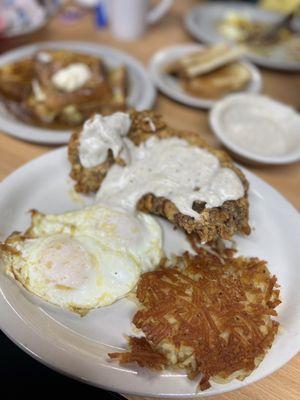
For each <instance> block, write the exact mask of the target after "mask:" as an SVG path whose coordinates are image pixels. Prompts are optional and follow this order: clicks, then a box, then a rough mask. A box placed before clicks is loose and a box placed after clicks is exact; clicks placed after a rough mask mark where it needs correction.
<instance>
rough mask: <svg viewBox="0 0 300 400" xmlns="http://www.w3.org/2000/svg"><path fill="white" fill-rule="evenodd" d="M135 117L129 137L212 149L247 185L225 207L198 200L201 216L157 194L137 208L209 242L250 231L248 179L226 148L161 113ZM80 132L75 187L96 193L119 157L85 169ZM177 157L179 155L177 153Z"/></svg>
mask: <svg viewBox="0 0 300 400" xmlns="http://www.w3.org/2000/svg"><path fill="white" fill-rule="evenodd" d="M130 117H131V120H132V124H131V128H130V130H129V133H128V138H129V139H130V140H132V141H133V142H134V144H135V145H139V144H140V143H141V142H143V141H146V140H147V139H149V138H150V137H151V136H153V135H155V136H156V137H159V138H161V139H163V138H169V137H174V136H176V137H179V138H181V139H183V140H185V141H187V142H188V143H189V144H191V145H193V146H198V147H201V148H204V149H206V150H208V151H209V152H210V153H212V154H213V155H215V156H216V157H217V158H218V160H219V162H220V165H221V166H222V167H226V168H229V169H231V170H233V171H234V172H235V173H236V174H237V176H238V177H239V178H240V180H241V182H242V185H243V187H244V196H243V197H241V198H240V199H238V200H228V201H225V202H224V203H223V204H222V206H220V207H214V208H205V203H204V202H201V201H199V202H198V201H195V202H194V204H193V209H194V210H195V211H197V212H198V213H199V218H197V219H195V218H193V217H191V216H188V215H185V214H182V213H181V212H180V211H179V210H178V208H177V207H176V206H175V204H174V203H173V202H172V201H170V200H169V199H167V198H165V197H157V196H155V195H154V194H153V193H147V194H145V195H144V196H143V197H142V198H141V199H140V200H139V201H138V204H137V209H139V210H140V211H143V212H147V213H152V214H156V215H159V216H162V217H165V218H167V219H168V220H169V221H170V222H172V223H173V224H175V225H176V226H178V227H181V228H182V229H184V230H185V231H186V232H187V233H189V234H191V233H195V234H197V235H198V236H199V239H200V241H202V242H209V241H212V240H215V239H217V238H218V237H220V238H223V239H230V238H232V236H233V235H234V234H235V233H236V232H241V233H244V234H249V233H250V227H249V224H248V208H249V205H248V196H247V192H248V181H247V179H246V178H245V176H244V174H243V173H242V171H241V170H240V169H239V168H237V167H236V166H235V165H234V164H233V162H232V161H231V159H230V157H229V156H228V155H227V154H226V153H225V152H223V151H220V150H217V149H215V148H213V147H210V146H209V145H208V144H207V143H206V142H205V141H204V140H203V139H202V138H201V137H200V135H199V134H197V133H194V132H187V131H180V130H177V129H173V128H171V127H169V126H167V125H166V123H165V122H164V121H163V119H162V117H161V115H159V114H157V113H155V112H154V111H141V112H137V111H130ZM79 138H80V131H76V132H74V133H73V135H72V137H71V139H70V142H69V149H68V150H69V161H70V163H71V167H72V170H71V174H70V176H71V177H72V178H73V179H74V180H75V181H76V185H75V190H76V191H77V192H80V193H90V192H96V191H97V190H98V189H99V187H100V185H101V182H102V181H103V179H104V178H105V176H106V174H107V172H108V170H109V168H110V167H111V166H112V165H113V164H114V163H115V162H118V160H114V159H113V156H112V153H111V152H110V151H109V153H108V157H107V159H106V161H105V162H104V163H102V164H101V165H97V166H96V167H93V168H84V167H83V166H82V165H81V163H80V159H79ZM174 158H175V159H176V154H174Z"/></svg>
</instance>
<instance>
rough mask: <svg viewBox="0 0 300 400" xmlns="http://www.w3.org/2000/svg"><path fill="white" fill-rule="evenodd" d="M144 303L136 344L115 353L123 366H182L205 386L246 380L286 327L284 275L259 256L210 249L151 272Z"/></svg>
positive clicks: (141, 288) (140, 291) (143, 286)
mask: <svg viewBox="0 0 300 400" xmlns="http://www.w3.org/2000/svg"><path fill="white" fill-rule="evenodd" d="M136 296H137V299H138V301H139V303H140V309H139V310H138V311H137V312H136V314H135V315H134V317H133V324H134V325H135V326H136V328H138V329H140V330H141V332H142V333H143V335H144V336H143V337H130V338H129V350H127V351H125V352H122V353H111V354H109V356H110V358H112V359H116V360H118V361H119V362H120V363H121V364H127V363H137V364H138V365H139V366H141V367H148V368H151V369H154V370H163V369H165V368H168V367H171V368H180V369H185V370H186V371H187V374H188V377H189V378H190V379H195V378H196V377H197V376H199V377H198V381H199V389H200V390H205V389H208V388H209V387H210V380H211V379H213V380H215V381H217V382H219V383H224V382H227V381H229V380H231V379H234V378H237V379H244V378H245V377H246V376H247V375H249V374H250V373H251V372H252V371H253V370H254V369H255V368H256V367H257V366H258V365H259V363H260V362H261V361H262V359H263V358H264V356H265V354H266V352H267V351H268V349H269V348H270V347H271V346H272V343H273V341H274V338H275V336H276V334H277V331H278V326H279V324H278V322H277V321H275V320H274V319H272V318H271V317H272V316H276V315H277V313H276V311H275V308H276V307H277V306H278V305H279V304H280V300H279V290H278V287H277V284H276V277H275V276H271V274H270V272H269V270H268V268H267V263H266V262H265V261H262V260H259V259H258V258H244V257H231V256H229V257H223V258H221V257H220V256H218V255H216V254H213V253H211V252H209V251H207V250H205V249H201V250H198V254H197V255H195V256H194V255H190V254H188V253H185V254H184V255H183V256H182V257H178V259H177V261H176V263H175V264H174V265H172V268H170V266H165V265H163V266H162V267H161V268H160V269H158V270H156V271H153V272H147V273H145V274H143V275H142V277H141V278H140V280H139V282H138V287H137V293H136Z"/></svg>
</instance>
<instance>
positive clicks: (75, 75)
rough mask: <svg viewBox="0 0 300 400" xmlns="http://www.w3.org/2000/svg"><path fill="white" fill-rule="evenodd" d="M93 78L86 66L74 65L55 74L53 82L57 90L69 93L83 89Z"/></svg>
mask: <svg viewBox="0 0 300 400" xmlns="http://www.w3.org/2000/svg"><path fill="white" fill-rule="evenodd" d="M91 76H92V72H91V70H90V68H89V67H88V66H87V65H86V64H84V63H73V64H70V65H68V66H67V67H65V68H61V69H59V70H58V71H57V72H55V73H54V74H53V75H52V78H51V80H52V83H53V85H54V86H55V87H56V88H57V89H59V90H62V91H64V92H68V93H69V92H74V90H77V89H79V88H81V87H82V86H83V85H84V84H85V83H86V82H87V81H88V80H89V79H90V78H91Z"/></svg>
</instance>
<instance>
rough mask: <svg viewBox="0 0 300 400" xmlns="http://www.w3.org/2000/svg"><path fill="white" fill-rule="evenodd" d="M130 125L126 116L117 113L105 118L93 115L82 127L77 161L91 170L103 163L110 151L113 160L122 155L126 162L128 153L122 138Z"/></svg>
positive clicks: (129, 120)
mask: <svg viewBox="0 0 300 400" xmlns="http://www.w3.org/2000/svg"><path fill="white" fill-rule="evenodd" d="M130 125H131V119H130V117H129V115H128V114H126V113H123V112H117V113H115V114H112V115H110V116H107V117H103V116H102V115H100V114H96V115H94V116H93V117H92V118H90V119H89V120H87V121H86V122H85V124H84V125H83V130H82V132H81V135H80V142H79V159H80V163H81V165H83V166H84V167H85V168H92V167H95V166H97V165H99V164H101V163H103V162H104V161H105V160H106V158H107V153H108V150H111V151H112V153H113V156H114V158H117V157H118V156H119V155H121V153H122V158H123V159H124V161H126V162H128V160H129V153H128V149H127V146H126V143H125V142H124V140H123V137H124V136H126V135H127V133H128V131H129V128H130Z"/></svg>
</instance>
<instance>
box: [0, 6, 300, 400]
mask: <svg viewBox="0 0 300 400" xmlns="http://www.w3.org/2000/svg"><path fill="white" fill-rule="evenodd" d="M197 3H199V2H198V1H196V0H184V1H182V0H181V1H180V0H177V1H176V0H175V4H174V6H173V8H172V10H171V12H170V13H169V14H168V16H167V17H165V19H164V21H163V23H160V24H158V25H156V26H154V27H151V29H149V31H148V33H147V35H146V36H145V37H144V38H143V39H142V40H139V41H136V42H131V43H127V42H120V41H118V40H116V39H114V38H113V37H112V36H111V34H110V33H109V32H108V31H107V30H95V27H94V23H93V20H92V17H91V15H90V14H89V13H86V14H85V15H84V16H83V18H82V19H80V20H79V21H76V23H71V22H69V23H67V22H65V21H63V20H62V18H61V16H58V17H56V18H55V19H54V20H53V21H51V23H50V24H49V25H48V27H47V29H45V30H43V31H42V32H39V34H38V35H35V36H33V37H32V38H31V41H33V42H34V41H42V40H60V39H65V40H86V41H91V42H96V43H101V44H105V45H112V46H115V47H117V48H120V49H122V50H124V51H127V52H128V53H129V54H132V55H133V56H135V57H136V58H138V59H139V60H141V61H142V62H143V63H144V65H147V62H148V61H149V59H150V57H151V56H152V55H153V54H154V53H155V52H156V51H157V50H158V49H160V48H162V47H164V46H169V45H173V44H175V43H190V42H192V41H193V39H192V38H191V37H190V36H189V35H188V34H187V33H186V32H185V30H184V27H183V16H184V14H185V11H186V10H187V9H188V8H190V7H191V6H193V5H194V4H197ZM262 75H263V85H264V88H263V93H265V94H267V95H269V96H271V97H273V98H275V99H278V100H281V101H284V102H286V103H288V104H290V105H292V106H294V107H296V108H297V109H300V73H284V72H277V71H269V70H262ZM155 108H156V109H157V110H159V111H160V112H161V113H162V114H163V115H164V117H165V119H166V120H167V121H168V122H169V123H170V124H171V125H173V126H176V127H177V128H183V129H188V130H193V131H197V132H199V134H201V135H202V136H203V137H204V138H205V139H206V140H207V142H209V143H210V144H212V145H215V146H217V147H219V146H220V145H219V144H218V142H217V140H216V138H215V137H214V136H213V134H212V132H211V131H210V129H209V125H208V118H207V112H205V111H201V110H198V109H193V108H189V107H186V106H183V105H181V104H179V103H176V102H174V101H172V100H170V99H168V98H167V97H165V96H163V95H161V94H158V97H157V102H156V105H155ZM51 149H52V148H51V147H49V146H40V145H35V144H31V143H26V142H22V141H19V140H16V139H14V138H12V137H10V136H7V135H5V134H4V133H1V132H0V179H3V178H4V177H6V176H7V175H8V174H10V173H11V172H12V171H13V170H15V169H16V168H17V167H19V166H20V165H22V164H24V163H25V162H27V161H29V160H31V159H32V158H34V157H37V156H39V155H41V154H43V153H45V152H46V151H49V150H51ZM247 167H248V168H249V170H251V171H252V172H254V173H255V174H257V175H258V176H259V177H261V178H262V179H264V180H265V181H266V182H268V183H269V184H271V185H272V186H273V187H275V188H276V189H277V190H278V191H279V192H281V193H282V194H283V195H284V196H285V197H286V198H287V199H288V200H289V201H290V202H291V203H292V204H293V205H294V206H295V207H296V208H298V209H299V210H300V163H299V162H298V163H295V164H292V165H287V166H278V167H274V166H259V167H258V166H257V167H253V166H247ZM128 398H130V399H133V397H129V396H128ZM299 398H300V355H299V354H298V355H297V356H296V357H294V359H293V360H291V361H290V362H289V363H288V364H287V365H285V366H284V367H283V368H281V369H280V370H279V371H277V372H275V373H274V374H272V375H271V376H269V377H267V378H265V379H263V380H261V381H259V382H257V383H255V384H252V385H250V386H247V387H245V388H243V389H240V390H237V391H235V392H231V393H227V394H224V395H220V396H216V397H213V398H212V400H213V399H216V400H237V399H239V400H254V399H255V400H265V399H268V400H282V399H289V400H296V399H297V400H299Z"/></svg>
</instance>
